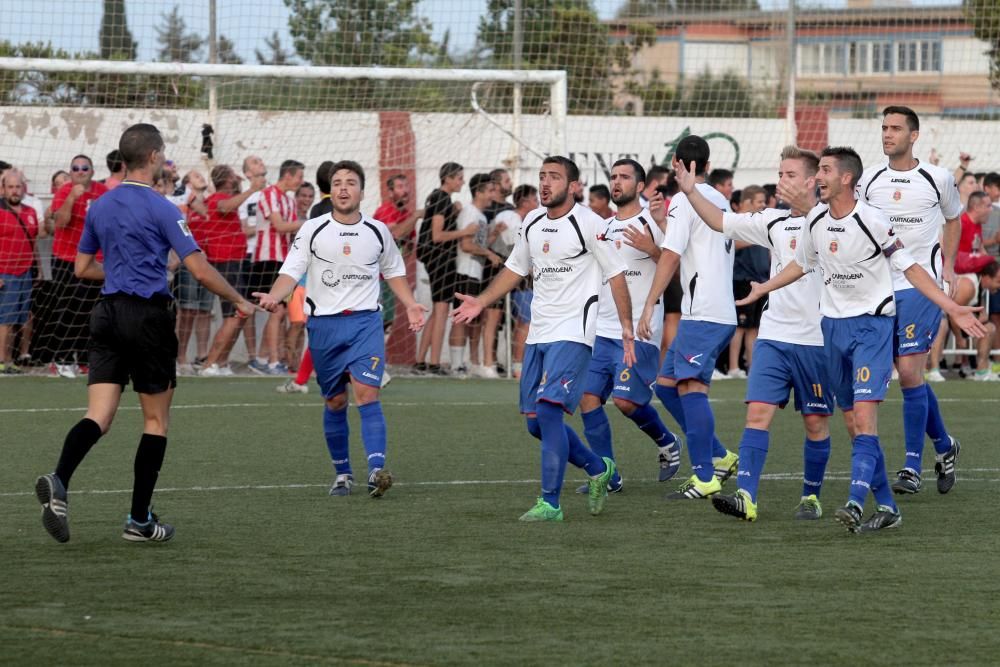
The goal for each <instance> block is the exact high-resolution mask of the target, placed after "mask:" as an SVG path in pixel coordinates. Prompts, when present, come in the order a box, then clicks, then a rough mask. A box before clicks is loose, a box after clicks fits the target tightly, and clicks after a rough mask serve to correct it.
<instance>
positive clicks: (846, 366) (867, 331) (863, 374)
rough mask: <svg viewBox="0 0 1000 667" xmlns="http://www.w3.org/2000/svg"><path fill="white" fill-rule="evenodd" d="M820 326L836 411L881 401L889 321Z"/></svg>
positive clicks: (861, 319) (828, 320) (888, 368)
mask: <svg viewBox="0 0 1000 667" xmlns="http://www.w3.org/2000/svg"><path fill="white" fill-rule="evenodd" d="M822 327H823V341H824V346H823V347H824V349H825V350H826V366H827V372H828V373H829V376H830V394H831V395H832V396H833V398H834V400H835V401H836V402H837V405H839V406H840V409H841V410H845V411H846V410H851V409H853V408H854V403H855V401H881V400H883V399H884V398H885V394H886V391H887V390H888V389H889V380H890V379H891V378H892V334H893V329H894V327H895V322H894V321H893V318H891V317H885V316H882V315H858V316H857V317H844V318H832V317H824V318H823V322H822ZM754 363H756V360H754Z"/></svg>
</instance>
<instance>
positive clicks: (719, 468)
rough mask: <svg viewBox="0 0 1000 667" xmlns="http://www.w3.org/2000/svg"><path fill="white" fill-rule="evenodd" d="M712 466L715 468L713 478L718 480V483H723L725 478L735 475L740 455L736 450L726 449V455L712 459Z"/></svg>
mask: <svg viewBox="0 0 1000 667" xmlns="http://www.w3.org/2000/svg"><path fill="white" fill-rule="evenodd" d="M712 467H713V468H715V478H716V479H718V480H719V484H725V483H726V480H727V479H729V478H730V477H732V476H733V475H735V474H736V471H737V470H738V469H739V467H740V457H739V456H737V455H736V452H730V451H729V450H726V455H725V456H723V457H722V458H721V459H720V458H713V459H712Z"/></svg>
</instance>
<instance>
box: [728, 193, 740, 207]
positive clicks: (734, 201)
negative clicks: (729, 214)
mask: <svg viewBox="0 0 1000 667" xmlns="http://www.w3.org/2000/svg"><path fill="white" fill-rule="evenodd" d="M742 203H743V191H742V190H733V196H732V197H730V198H729V205H730V206H732V207H733V210H736V207H737V206H739V205H740V204H742Z"/></svg>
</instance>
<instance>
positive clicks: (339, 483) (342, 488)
mask: <svg viewBox="0 0 1000 667" xmlns="http://www.w3.org/2000/svg"><path fill="white" fill-rule="evenodd" d="M353 486H354V475H337V477H336V479H334V480H333V486H331V487H330V495H331V496H349V495H351V488H352V487H353Z"/></svg>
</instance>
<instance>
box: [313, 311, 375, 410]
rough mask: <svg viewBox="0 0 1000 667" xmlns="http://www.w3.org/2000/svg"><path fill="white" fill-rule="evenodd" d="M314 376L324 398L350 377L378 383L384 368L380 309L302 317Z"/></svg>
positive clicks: (341, 389)
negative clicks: (305, 318)
mask: <svg viewBox="0 0 1000 667" xmlns="http://www.w3.org/2000/svg"><path fill="white" fill-rule="evenodd" d="M306 330H307V331H308V332H309V351H310V352H311V353H312V358H313V365H314V366H315V367H316V380H317V381H318V382H319V386H320V389H321V390H322V392H323V396H324V397H325V398H331V397H333V396H336V395H338V394H341V393H343V392H344V390H346V389H347V384H348V382H349V381H350V380H351V378H354V379H355V380H357V381H358V382H361V383H362V384H367V385H371V386H373V387H379V386H381V385H382V373H383V371H385V338H384V336H385V334H384V333H383V331H382V313H381V312H379V311H377V310H366V311H362V312H357V313H350V314H347V315H319V316H315V315H314V316H312V317H310V318H309V319H308V320H307V321H306Z"/></svg>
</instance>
